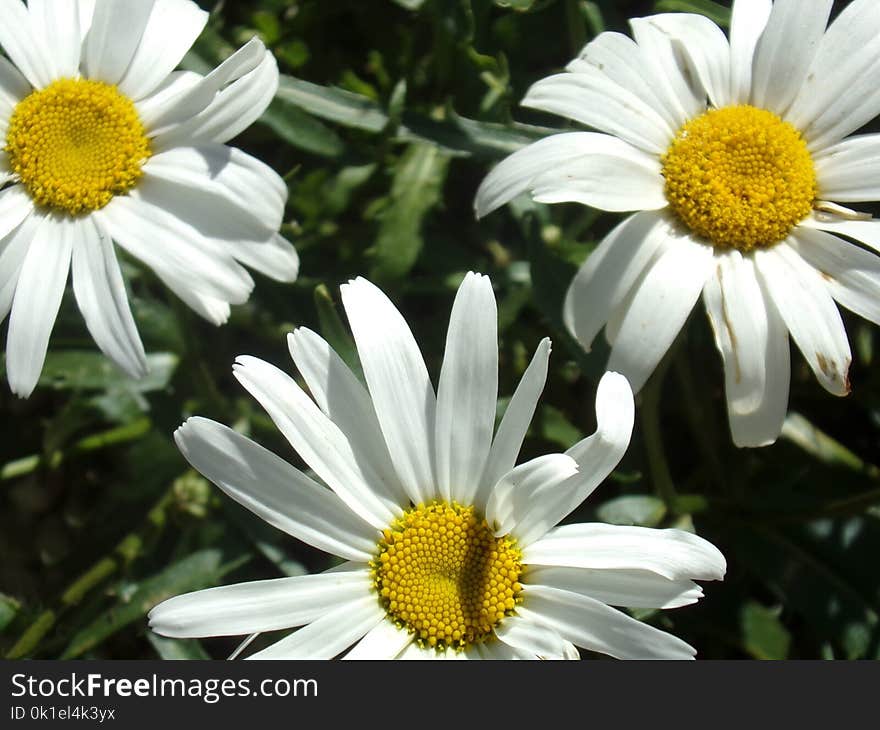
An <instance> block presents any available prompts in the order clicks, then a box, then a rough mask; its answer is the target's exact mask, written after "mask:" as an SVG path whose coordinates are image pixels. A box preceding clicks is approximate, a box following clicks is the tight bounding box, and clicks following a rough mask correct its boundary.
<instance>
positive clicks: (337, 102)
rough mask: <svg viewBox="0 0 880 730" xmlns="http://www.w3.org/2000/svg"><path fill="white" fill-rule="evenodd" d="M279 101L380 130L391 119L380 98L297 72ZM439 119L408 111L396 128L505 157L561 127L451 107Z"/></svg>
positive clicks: (462, 151) (453, 150) (284, 83)
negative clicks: (465, 113) (477, 116)
mask: <svg viewBox="0 0 880 730" xmlns="http://www.w3.org/2000/svg"><path fill="white" fill-rule="evenodd" d="M276 100H281V101H282V102H285V103H288V104H292V105H294V106H297V107H299V108H300V109H302V110H304V111H306V112H308V113H309V114H312V115H314V116H316V117H319V118H321V119H324V120H326V121H330V122H334V123H336V124H341V125H342V126H345V127H350V128H352V129H360V130H364V131H366V132H372V133H374V134H380V133H382V132H384V131H385V130H386V129H387V128H388V124H389V121H390V117H389V115H388V113H386V112H385V111H384V110H383V109H382V107H381V106H380V105H379V103H378V102H376V101H373V100H372V99H370V98H368V97H366V96H363V95H362V94H354V93H352V92H350V91H345V90H344V89H339V88H335V87H332V86H321V85H319V84H313V83H311V82H309V81H303V80H302V79H298V78H295V77H293V76H286V75H283V74H282V76H281V79H280V81H279V86H278V94H277V96H276ZM444 117H445V118H444V119H442V120H438V119H434V118H431V117H427V116H424V115H420V114H413V113H410V112H405V113H404V114H403V117H402V123H401V124H400V125H399V126H398V127H397V128H396V130H395V139H397V140H398V141H402V142H419V141H421V142H433V143H434V144H436V145H437V146H438V147H441V148H443V150H444V151H446V152H447V153H449V154H453V155H461V156H471V155H474V156H479V157H486V158H489V159H495V158H498V157H503V156H505V155H509V154H511V153H513V152H516V151H517V150H518V149H521V148H522V147H524V146H526V145H527V144H531V143H532V142H535V141H537V140H539V139H541V138H543V137H546V136H547V135H550V134H556V133H558V132H560V131H563V130H559V129H552V128H548V127H536V126H532V125H528V124H497V123H492V122H479V121H476V120H473V119H468V118H466V117H460V116H458V115H457V114H455V113H454V112H453V111H451V110H447V111H446V112H445V115H444Z"/></svg>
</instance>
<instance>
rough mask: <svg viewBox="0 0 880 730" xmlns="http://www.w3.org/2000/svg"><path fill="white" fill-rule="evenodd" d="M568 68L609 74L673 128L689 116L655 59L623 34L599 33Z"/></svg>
mask: <svg viewBox="0 0 880 730" xmlns="http://www.w3.org/2000/svg"><path fill="white" fill-rule="evenodd" d="M566 71H571V72H573V73H592V74H595V73H597V72H598V73H600V74H602V75H604V76H606V77H607V78H608V79H610V80H611V81H613V82H614V83H616V84H619V85H620V86H622V87H623V88H624V89H629V91H631V92H633V93H634V94H635V95H636V96H638V97H639V98H640V99H642V100H643V101H645V102H646V103H647V104H649V105H650V106H651V107H652V108H653V109H654V110H655V111H656V112H657V113H658V114H660V115H661V116H663V118H664V119H666V121H667V123H668V124H669V126H670V128H671V129H678V128H679V127H680V126H681V125H682V124H684V122H685V121H686V120H687V118H688V114H687V112H686V111H685V109H684V107H683V106H682V102H681V100H680V99H677V98H676V97H675V96H674V95H672V94H670V93H669V90H668V88H667V86H666V84H665V83H664V79H663V78H662V73H661V72H659V69H658V68H657V64H656V63H654V59H653V58H651V57H650V55H649V54H647V53H645V51H644V49H642V48H641V47H640V46H639V45H638V44H637V43H636V42H635V41H634V40H633V39H632V38H629V37H628V36H626V35H624V34H623V33H613V32H605V33H600V34H599V35H598V36H596V37H595V38H594V39H593V40H591V41H590V42H589V43H588V44H587V45H586V46H585V47H584V49H583V50H582V51H581V52H580V55H579V57H578V58H576V59H575V60H574V61H572V62H571V63H570V64H568V66H566Z"/></svg>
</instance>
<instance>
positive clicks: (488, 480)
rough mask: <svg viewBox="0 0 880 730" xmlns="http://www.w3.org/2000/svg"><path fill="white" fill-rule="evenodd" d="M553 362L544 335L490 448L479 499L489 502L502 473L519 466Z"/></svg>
mask: <svg viewBox="0 0 880 730" xmlns="http://www.w3.org/2000/svg"><path fill="white" fill-rule="evenodd" d="M549 362H550V340H549V339H548V338H546V337H545V338H544V339H543V340H541V342H540V344H539V345H538V349H537V350H535V354H534V356H533V357H532V361H531V362H530V363H529V366H528V367H527V368H526V371H525V372H524V373H523V376H522V379H521V380H520V381H519V385H517V387H516V390H515V391H514V393H513V396H512V397H511V399H510V402H509V403H508V404H507V410H506V411H504V416H503V417H502V419H501V423H500V424H499V426H498V431H497V433H496V434H495V440H494V441H493V442H492V448H491V449H490V451H489V459H488V460H487V462H486V469H485V471H484V472H483V477H482V480H481V487H480V490H479V491H478V493H477V496H476V497H475V500H474V501H475V503H476V504H479V505H485V503H486V499H487V498H488V495H489V490H490V489H492V487H494V486H495V484H496V483H497V482H498V480H499V479H501V477H503V476H504V475H505V474H506V473H507V472H509V471H510V470H511V469H513V467H514V466H516V459H517V457H518V456H519V450H520V447H521V446H522V442H523V439H525V437H526V432H527V431H528V430H529V424H530V423H531V422H532V416H534V415H535V408H536V407H537V405H538V399H539V398H540V397H541V392H542V391H543V390H544V383H545V382H546V381H547V368H548V365H549Z"/></svg>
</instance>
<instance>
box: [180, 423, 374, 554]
mask: <svg viewBox="0 0 880 730" xmlns="http://www.w3.org/2000/svg"><path fill="white" fill-rule="evenodd" d="M174 440H175V442H176V443H177V446H178V448H179V449H180V451H181V453H182V454H183V455H184V457H185V458H186V460H187V461H188V462H189V463H190V464H192V466H193V467H194V468H195V469H197V470H198V471H199V472H201V473H202V474H203V475H204V476H205V477H207V478H208V479H210V480H211V481H212V482H214V484H216V485H217V486H218V487H220V489H222V490H223V491H224V492H226V494H228V495H229V496H230V497H232V498H233V499H234V500H235V501H236V502H238V503H239V504H242V505H244V506H245V507H246V508H247V509H249V510H250V511H251V512H253V513H254V514H256V515H257V516H258V517H260V518H261V519H263V520H265V521H266V522H268V523H269V524H270V525H272V526H273V527H277V528H278V529H279V530H283V531H284V532H286V533H287V534H288V535H292V536H293V537H296V538H298V539H300V540H302V541H303V542H306V543H308V544H309V545H312V546H313V547H316V548H318V549H319V550H324V551H326V552H328V553H332V554H334V555H339V556H340V557H343V558H347V559H348V560H358V561H362V562H369V560H370V559H371V557H372V554H373V553H374V552H375V551H376V542H377V539H378V533H377V532H376V530H375V529H372V528H370V526H369V525H367V523H365V522H364V521H363V520H361V519H360V518H358V517H357V516H356V515H355V514H354V513H353V512H352V511H351V510H349V508H348V507H347V506H346V505H345V503H344V502H343V501H342V500H341V499H340V498H339V497H337V496H336V495H335V494H334V493H333V492H331V491H330V490H329V489H327V488H326V487H323V486H321V485H320V484H317V483H316V482H315V481H313V480H312V479H309V478H308V477H307V476H306V475H305V474H303V473H302V472H301V471H299V469H295V468H294V467H292V466H291V465H290V464H288V463H287V462H286V461H284V459H281V458H279V457H278V456H276V455H275V454H273V453H272V452H271V451H268V450H266V449H264V448H263V447H262V446H260V445H258V444H256V443H254V442H253V441H251V440H250V439H248V438H246V437H244V436H242V435H241V434H238V433H236V432H235V431H233V430H232V429H230V428H227V427H226V426H223V425H222V424H219V423H216V422H214V421H210V420H208V419H206V418H190V419H188V420H187V421H186V423H184V424H183V425H182V426H181V427H180V428H178V429H177V431H175V432H174Z"/></svg>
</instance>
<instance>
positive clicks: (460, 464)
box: [434, 272, 498, 504]
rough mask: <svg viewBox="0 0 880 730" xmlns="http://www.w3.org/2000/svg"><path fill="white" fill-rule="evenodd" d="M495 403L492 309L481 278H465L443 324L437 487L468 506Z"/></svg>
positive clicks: (495, 345)
mask: <svg viewBox="0 0 880 730" xmlns="http://www.w3.org/2000/svg"><path fill="white" fill-rule="evenodd" d="M497 400H498V309H497V307H496V305H495V294H494V292H493V291H492V283H491V282H490V281H489V278H488V277H487V276H481V275H479V274H474V273H473V272H471V273H468V274H467V276H465V278H464V281H462V283H461V286H459V288H458V293H457V294H456V296H455V301H454V303H453V305H452V314H451V315H450V319H449V330H448V332H447V335H446V349H445V352H444V355H443V366H442V368H441V370H440V382H439V385H438V387H437V418H436V425H435V431H434V433H435V446H436V464H437V488H438V490H439V494H440V496H441V497H442V498H443V499H445V500H455V501H456V502H458V503H459V504H471V503H472V502H473V500H474V495H475V494H476V492H477V488H478V487H479V485H480V478H481V477H482V475H483V469H484V468H485V466H486V460H487V458H488V457H489V449H490V447H491V446H492V431H493V429H494V427H495V404H496V402H497Z"/></svg>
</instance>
